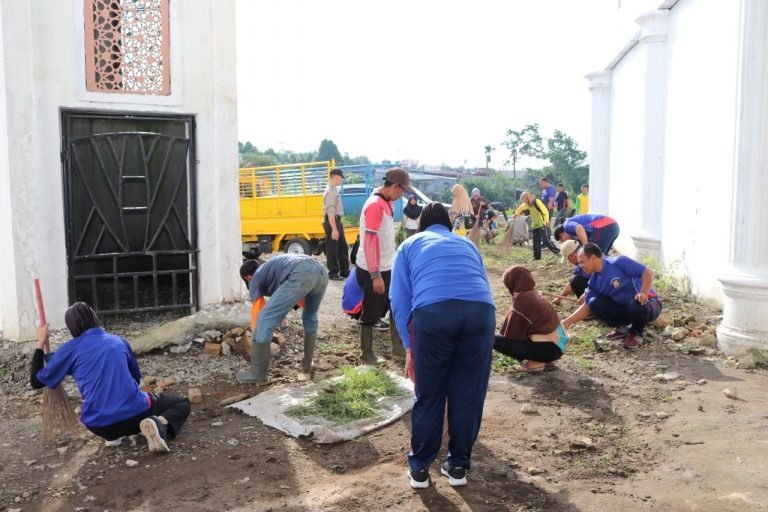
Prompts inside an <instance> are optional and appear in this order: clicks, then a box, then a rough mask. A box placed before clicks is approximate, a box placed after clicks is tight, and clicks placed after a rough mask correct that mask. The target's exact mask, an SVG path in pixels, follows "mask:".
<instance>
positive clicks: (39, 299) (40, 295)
mask: <svg viewBox="0 0 768 512" xmlns="http://www.w3.org/2000/svg"><path fill="white" fill-rule="evenodd" d="M35 299H36V300H37V312H38V314H39V315H40V325H45V324H46V323H47V322H46V321H45V306H44V305H43V292H42V291H41V290H40V279H38V278H37V277H36V278H35Z"/></svg>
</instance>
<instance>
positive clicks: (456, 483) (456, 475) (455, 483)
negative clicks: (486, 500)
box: [440, 460, 467, 487]
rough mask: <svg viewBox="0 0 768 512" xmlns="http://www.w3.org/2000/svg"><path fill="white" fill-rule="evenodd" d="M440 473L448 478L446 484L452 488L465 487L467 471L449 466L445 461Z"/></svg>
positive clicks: (459, 467)
mask: <svg viewBox="0 0 768 512" xmlns="http://www.w3.org/2000/svg"><path fill="white" fill-rule="evenodd" d="M440 473H442V474H443V475H444V476H447V477H448V483H449V484H450V485H451V486H452V487H461V486H462V485H467V470H466V469H464V468H463V467H461V466H451V465H450V464H449V463H448V461H447V460H446V461H445V462H443V464H442V465H441V466H440Z"/></svg>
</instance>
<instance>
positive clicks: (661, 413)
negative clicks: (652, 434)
mask: <svg viewBox="0 0 768 512" xmlns="http://www.w3.org/2000/svg"><path fill="white" fill-rule="evenodd" d="M669 416H670V414H669V413H668V412H665V411H659V412H657V413H656V417H657V418H659V419H660V420H663V419H666V418H669Z"/></svg>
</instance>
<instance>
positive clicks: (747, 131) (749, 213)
mask: <svg viewBox="0 0 768 512" xmlns="http://www.w3.org/2000/svg"><path fill="white" fill-rule="evenodd" d="M766 26H768V3H766V2H765V1H764V0H743V1H742V11H741V31H740V38H741V41H740V48H739V71H738V72H739V76H738V80H739V82H738V84H739V85H738V100H737V109H738V110H737V121H736V151H735V162H734V171H733V198H732V211H731V238H730V255H729V269H728V270H727V271H726V273H725V274H724V275H723V276H722V277H721V278H720V281H721V282H722V284H723V292H724V293H725V300H724V301H723V322H722V323H721V324H720V326H719V327H718V329H717V334H718V339H719V343H720V348H721V349H723V350H724V351H725V352H726V353H727V354H739V353H743V352H744V351H746V350H747V349H749V348H760V349H768V217H766V215H765V205H764V204H763V201H765V197H764V196H765V192H766V190H768V144H766V140H767V138H768V31H766V30H765V27H766Z"/></svg>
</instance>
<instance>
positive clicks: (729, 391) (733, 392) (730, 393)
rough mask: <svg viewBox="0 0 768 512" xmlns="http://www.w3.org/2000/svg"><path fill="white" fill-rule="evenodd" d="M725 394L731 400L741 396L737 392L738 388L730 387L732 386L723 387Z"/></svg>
mask: <svg viewBox="0 0 768 512" xmlns="http://www.w3.org/2000/svg"><path fill="white" fill-rule="evenodd" d="M723 394H724V395H725V396H727V397H728V398H730V399H731V400H736V399H737V398H738V397H739V395H738V393H737V392H736V390H735V389H730V388H725V389H723Z"/></svg>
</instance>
